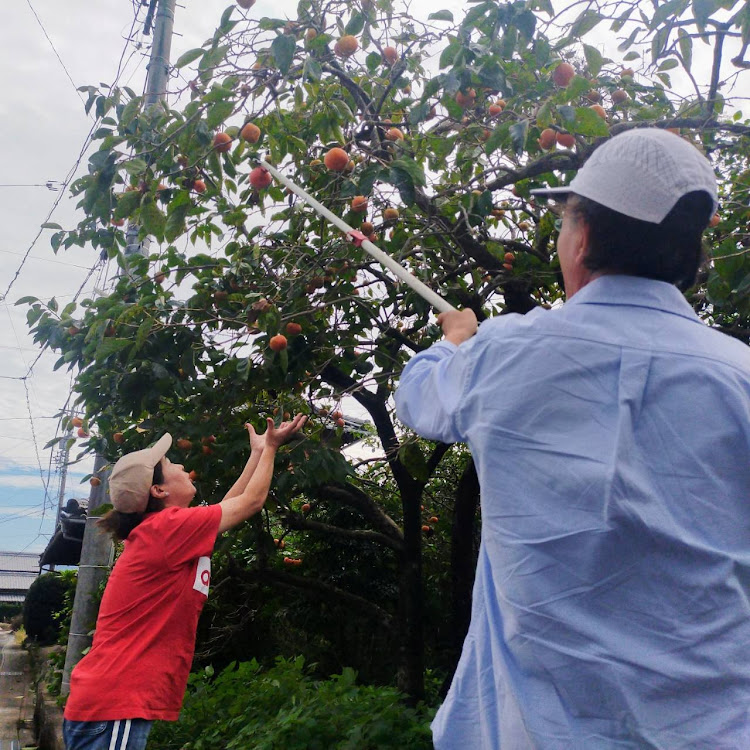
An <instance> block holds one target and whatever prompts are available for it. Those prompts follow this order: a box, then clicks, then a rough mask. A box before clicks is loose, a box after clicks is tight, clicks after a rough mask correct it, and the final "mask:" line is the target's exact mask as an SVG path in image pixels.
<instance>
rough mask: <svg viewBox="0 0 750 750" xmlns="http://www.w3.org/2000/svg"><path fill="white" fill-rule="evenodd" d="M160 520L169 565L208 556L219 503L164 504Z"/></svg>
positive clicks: (216, 524)
mask: <svg viewBox="0 0 750 750" xmlns="http://www.w3.org/2000/svg"><path fill="white" fill-rule="evenodd" d="M162 513H164V514H165V517H164V520H163V523H162V528H161V532H162V541H163V548H164V555H165V556H166V559H167V564H168V565H169V566H170V567H172V568H177V567H179V566H180V565H184V564H185V563H186V562H190V561H191V560H196V559H198V558H199V557H207V556H209V555H210V554H211V553H212V552H213V549H214V544H215V543H216V536H217V535H218V533H219V523H220V521H221V507H220V506H219V505H218V504H217V505H200V506H197V507H195V508H167V509H166V510H163V511H162Z"/></svg>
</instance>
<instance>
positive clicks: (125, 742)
mask: <svg viewBox="0 0 750 750" xmlns="http://www.w3.org/2000/svg"><path fill="white" fill-rule="evenodd" d="M128 737H130V719H128V720H127V721H126V722H125V731H124V732H123V733H122V744H121V745H120V747H121V748H123V750H125V748H127V746H128Z"/></svg>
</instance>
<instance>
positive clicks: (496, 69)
mask: <svg viewBox="0 0 750 750" xmlns="http://www.w3.org/2000/svg"><path fill="white" fill-rule="evenodd" d="M479 82H480V83H481V84H482V86H484V87H485V88H488V89H497V90H499V91H505V71H504V70H503V68H502V66H501V65H500V64H499V63H498V62H497V60H493V59H490V60H488V61H487V62H486V63H485V64H484V65H482V67H481V68H480V69H479Z"/></svg>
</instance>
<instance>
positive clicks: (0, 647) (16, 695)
mask: <svg viewBox="0 0 750 750" xmlns="http://www.w3.org/2000/svg"><path fill="white" fill-rule="evenodd" d="M33 700H34V699H33V693H32V691H31V668H30V665H29V655H28V653H27V652H26V651H25V650H24V649H22V648H21V646H20V645H19V644H18V643H17V641H16V636H15V633H13V632H11V630H10V628H9V626H8V625H7V624H4V623H0V750H21V748H24V747H33V745H34V739H33V734H32V723H31V717H32V715H33V711H34V706H33Z"/></svg>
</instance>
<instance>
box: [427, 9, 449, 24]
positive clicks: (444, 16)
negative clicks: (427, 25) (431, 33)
mask: <svg viewBox="0 0 750 750" xmlns="http://www.w3.org/2000/svg"><path fill="white" fill-rule="evenodd" d="M427 20H428V21H451V22H452V21H453V13H451V12H450V11H449V10H439V11H437V12H436V13H430V15H429V16H427Z"/></svg>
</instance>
